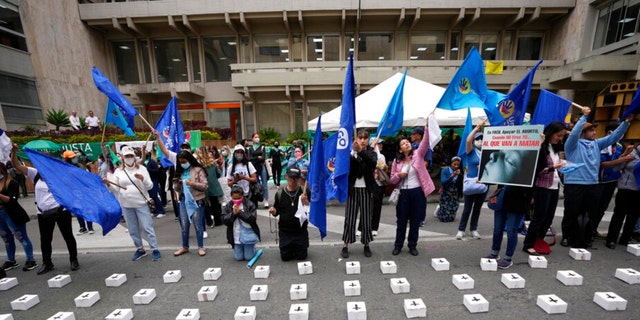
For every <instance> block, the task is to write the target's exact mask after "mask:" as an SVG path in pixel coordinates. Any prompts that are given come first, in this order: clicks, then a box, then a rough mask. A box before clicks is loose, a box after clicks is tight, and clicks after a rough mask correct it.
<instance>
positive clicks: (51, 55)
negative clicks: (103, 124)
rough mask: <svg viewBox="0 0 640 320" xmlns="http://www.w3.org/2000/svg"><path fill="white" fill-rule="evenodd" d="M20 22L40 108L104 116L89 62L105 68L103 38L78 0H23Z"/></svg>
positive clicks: (100, 97)
mask: <svg viewBox="0 0 640 320" xmlns="http://www.w3.org/2000/svg"><path fill="white" fill-rule="evenodd" d="M20 14H21V18H22V24H23V26H24V29H25V34H26V36H27V45H28V46H29V51H30V52H31V57H32V61H33V68H34V73H35V76H36V79H37V86H38V94H39V96H40V102H41V104H42V107H43V114H46V112H47V110H48V109H50V108H54V109H61V108H62V109H65V110H67V111H68V112H70V111H71V110H72V109H76V110H77V111H78V115H81V116H85V115H86V114H87V112H88V110H94V113H95V114H96V115H97V116H98V117H99V118H100V119H103V118H104V112H105V110H106V102H107V100H106V98H105V97H104V95H102V94H101V93H100V92H99V91H98V90H97V89H96V88H95V85H94V84H93V79H92V77H91V67H92V66H94V65H97V66H98V67H99V68H100V69H101V70H102V71H103V72H105V73H106V74H107V75H108V74H109V72H108V71H109V70H108V62H107V57H108V56H109V55H107V54H105V53H104V51H105V49H106V47H105V43H104V41H103V40H102V37H101V35H100V34H99V33H97V32H96V31H93V30H91V29H89V28H88V27H87V26H85V25H84V23H83V22H82V21H81V20H80V16H79V13H78V2H77V1H76V0H22V1H20Z"/></svg>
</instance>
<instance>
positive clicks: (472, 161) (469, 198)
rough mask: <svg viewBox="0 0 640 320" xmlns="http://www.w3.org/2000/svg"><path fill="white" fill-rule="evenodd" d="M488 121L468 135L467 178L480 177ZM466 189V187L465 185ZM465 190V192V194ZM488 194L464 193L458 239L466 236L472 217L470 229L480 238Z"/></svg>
mask: <svg viewBox="0 0 640 320" xmlns="http://www.w3.org/2000/svg"><path fill="white" fill-rule="evenodd" d="M486 123H487V120H482V122H480V123H479V124H478V125H476V126H475V128H473V130H472V131H471V133H469V136H467V140H466V141H465V143H466V146H465V147H466V158H465V159H466V160H465V164H466V170H465V171H466V172H467V178H476V179H477V178H478V173H479V172H478V171H479V165H480V158H481V153H480V151H481V150H482V140H483V139H482V138H483V135H482V127H483V126H484V125H485V124H486ZM463 189H464V187H463ZM464 193H465V192H464V190H463V194H464ZM486 196H487V192H486V191H485V192H482V193H476V194H465V195H464V206H463V208H462V216H460V224H458V233H456V239H458V240H462V237H464V234H465V229H466V228H467V222H469V217H471V224H470V225H469V230H470V231H471V235H472V236H473V238H474V239H480V238H481V236H480V233H479V232H478V219H479V218H480V209H482V204H483V203H484V198H485V197H486Z"/></svg>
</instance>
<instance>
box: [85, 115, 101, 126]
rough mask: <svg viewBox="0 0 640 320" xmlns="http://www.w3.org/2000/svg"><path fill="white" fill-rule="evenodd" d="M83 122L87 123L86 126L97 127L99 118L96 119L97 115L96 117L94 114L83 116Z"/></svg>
mask: <svg viewBox="0 0 640 320" xmlns="http://www.w3.org/2000/svg"><path fill="white" fill-rule="evenodd" d="M84 122H85V123H86V124H87V126H88V127H99V126H100V119H98V117H96V116H93V117H86V118H84Z"/></svg>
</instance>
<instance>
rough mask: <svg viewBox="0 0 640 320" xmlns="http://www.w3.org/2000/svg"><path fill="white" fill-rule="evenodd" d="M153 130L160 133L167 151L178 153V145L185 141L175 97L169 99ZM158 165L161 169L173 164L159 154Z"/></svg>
mask: <svg viewBox="0 0 640 320" xmlns="http://www.w3.org/2000/svg"><path fill="white" fill-rule="evenodd" d="M154 128H155V129H156V130H158V132H159V133H160V138H161V139H162V142H163V143H164V145H165V147H167V149H168V150H170V151H173V152H175V153H178V152H180V144H181V143H183V142H184V141H185V140H184V131H183V130H182V122H181V121H180V115H179V114H178V106H177V105H176V97H173V98H171V101H170V102H169V104H168V105H167V107H166V108H165V109H164V112H162V115H161V116H160V119H158V122H157V123H156V126H155V127H154ZM160 163H161V164H162V166H163V167H169V166H173V165H175V163H171V161H169V159H167V158H166V157H165V156H164V154H162V153H160Z"/></svg>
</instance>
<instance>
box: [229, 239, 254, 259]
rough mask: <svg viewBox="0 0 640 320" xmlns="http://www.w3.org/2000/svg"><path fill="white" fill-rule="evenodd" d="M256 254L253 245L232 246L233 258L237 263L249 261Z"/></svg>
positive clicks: (238, 244) (237, 244)
mask: <svg viewBox="0 0 640 320" xmlns="http://www.w3.org/2000/svg"><path fill="white" fill-rule="evenodd" d="M255 254H256V245H255V243H254V244H240V243H236V244H234V245H233V257H234V258H236V260H238V261H242V260H251V258H253V256H254V255H255Z"/></svg>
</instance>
